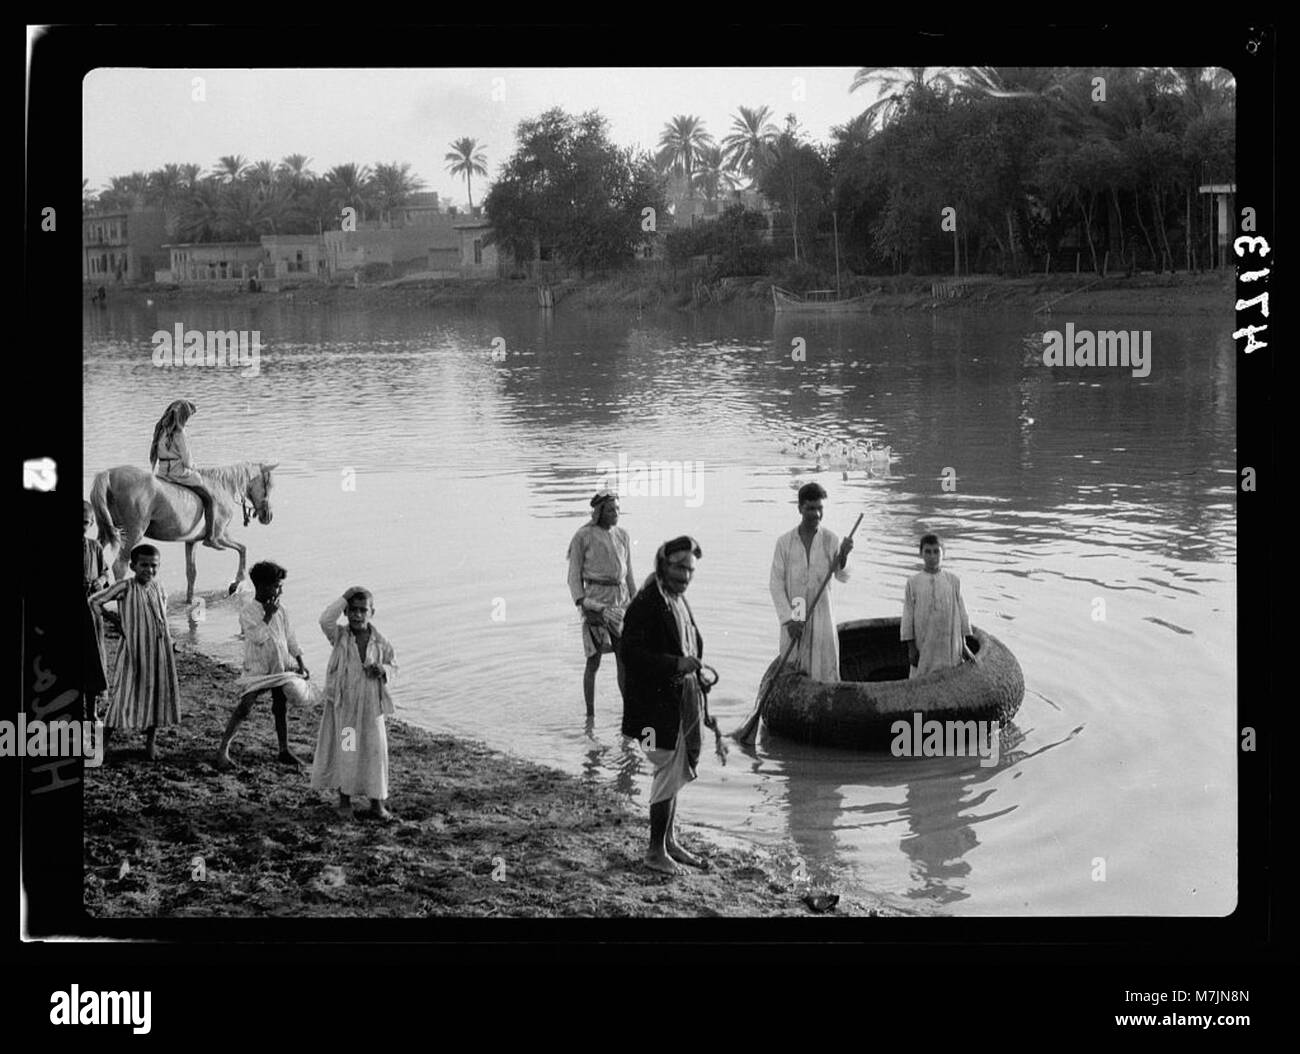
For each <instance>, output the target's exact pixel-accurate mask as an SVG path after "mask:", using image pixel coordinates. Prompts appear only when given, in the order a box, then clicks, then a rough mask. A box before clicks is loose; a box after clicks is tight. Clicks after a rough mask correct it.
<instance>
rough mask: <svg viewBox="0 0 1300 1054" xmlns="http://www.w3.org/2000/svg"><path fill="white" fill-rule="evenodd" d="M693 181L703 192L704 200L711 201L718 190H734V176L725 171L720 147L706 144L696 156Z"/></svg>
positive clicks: (725, 167) (725, 164) (715, 196)
mask: <svg viewBox="0 0 1300 1054" xmlns="http://www.w3.org/2000/svg"><path fill="white" fill-rule="evenodd" d="M695 164H696V169H695V176H694V179H693V182H694V184H695V186H697V187H699V188H700V190H701V191H703V192H704V200H705V201H713V200H715V199H716V198H717V196H718V191H720V190H724V189H725V190H735V189H736V183H737V180H736V177H735V176H733V175H732V174H731V173H730V172H728V171H727V163H726V161H725V160H724V159H723V154H722V148H721V147H718V146H706V147H705V148H704V149H703V150H701V151H700V153H699V156H698V157H697V158H696V162H695Z"/></svg>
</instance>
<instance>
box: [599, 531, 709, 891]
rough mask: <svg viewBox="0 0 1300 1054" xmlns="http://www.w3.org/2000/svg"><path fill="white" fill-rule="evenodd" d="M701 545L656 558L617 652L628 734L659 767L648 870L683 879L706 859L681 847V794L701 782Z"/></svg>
mask: <svg viewBox="0 0 1300 1054" xmlns="http://www.w3.org/2000/svg"><path fill="white" fill-rule="evenodd" d="M701 555H702V553H701V552H700V546H699V543H698V542H696V541H695V539H694V538H690V537H688V536H686V535H683V536H682V537H680V538H674V539H673V540H672V541H670V542H665V543H664V544H663V545H661V546H660V547H659V552H658V553H656V554H655V573H654V575H653V576H651V577H650V578H649V579H648V580H647V581H646V582H645V584H644V585H642V587H641V591H640V592H639V593H638V594H637V595H636V598H635V599H634V600H633V601H632V603H631V604H630V605H629V606H628V609H627V613H626V614H625V615H624V617H623V636H622V639H621V641H620V644H619V647H620V650H621V653H622V655H623V663H624V667H625V668H626V670H627V684H626V690H625V692H624V697H623V734H624V735H625V736H631V737H632V738H633V739H638V740H640V741H641V746H642V747H643V748H644V749H645V752H646V757H648V758H649V759H650V762H651V764H652V765H654V767H655V770H654V779H653V781H652V783H651V786H650V848H649V849H648V850H647V851H646V857H645V862H646V865H647V866H648V867H650V868H652V869H654V870H655V871H663V872H665V873H666V874H670V875H676V874H681V870H682V869H681V868H680V867H678V866H677V865H678V864H679V863H681V864H689V865H690V866H691V867H704V866H706V865H705V863H704V861H703V860H701V859H700V858H699V857H698V856H695V855H694V854H693V853H689V852H687V851H686V850H685V849H684V848H682V846H681V845H680V844H678V842H677V838H676V832H675V820H676V816H677V792H678V791H679V790H681V788H682V787H684V786H686V784H687V783H689V782H690V781H691V780H693V779H695V766H696V765H697V764H698V762H699V760H700V723H701V719H702V709H703V706H702V702H701V693H700V684H699V679H698V677H697V676H696V674H697V673H698V672H699V670H700V659H701V657H702V656H703V655H704V642H703V640H702V639H701V637H700V631H699V629H698V628H697V627H696V625H695V617H694V616H693V615H692V614H691V609H690V607H689V605H687V603H686V589H687V587H688V586H689V585H690V584H691V579H692V577H693V576H694V574H695V561H696V560H697V559H699V558H700V556H701Z"/></svg>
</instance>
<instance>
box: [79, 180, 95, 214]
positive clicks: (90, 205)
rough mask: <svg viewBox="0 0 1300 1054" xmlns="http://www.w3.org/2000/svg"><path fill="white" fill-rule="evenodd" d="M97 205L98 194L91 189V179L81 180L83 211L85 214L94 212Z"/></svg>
mask: <svg viewBox="0 0 1300 1054" xmlns="http://www.w3.org/2000/svg"><path fill="white" fill-rule="evenodd" d="M95 206H96V194H95V192H94V191H93V190H91V189H90V180H88V179H83V180H82V181H81V212H82V215H85V214H86V213H88V212H94V211H95Z"/></svg>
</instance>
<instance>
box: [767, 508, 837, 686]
mask: <svg viewBox="0 0 1300 1054" xmlns="http://www.w3.org/2000/svg"><path fill="white" fill-rule="evenodd" d="M825 498H826V491H825V490H824V489H823V488H822V486H821V484H820V483H805V484H804V485H803V486H802V487H800V488H799V515H800V517H801V520H800V523H799V526H798V527H796V528H795V529H794V530H792V531H790V532H789V533H788V534H783V535H781V537H780V538H778V539H777V543H776V552H775V553H774V554H773V556H772V573H771V576H770V580H769V582H768V586H769V588H770V589H771V592H772V603H773V604H774V605H775V607H776V617H777V618H778V619H779V620H780V622H781V639H780V643H779V644H778V645H777V654H778V655H783V654H785V649H786V647H787V646H788V645H789V643H790V641H791V639H794V640H797V641H798V642H799V644H798V646H796V648H795V650H794V653H793V654H794V662H795V664H796V665H797V666H798V668H799V669H801V670H804V671H806V672H807V673H808V675H809V676H810V677H811V678H812V679H813V680H814V681H838V680H839V679H840V637H839V632H838V630H837V629H836V625H835V612H834V609H833V608H832V607H831V590H830V586H829V584H828V585H827V587H826V589H825V590H823V591H822V595H821V599H820V600H818V601H817V607H816V608H815V609H813V610H811V611H810V610H809V605H811V604H812V602H813V599H814V598H815V597H816V596H817V590H819V589H821V585H822V583H823V582H825V581H826V578H827V576H828V575H829V574H830V573H831V569H832V568H834V569H835V578H836V579H837V580H839V581H840V582H847V581H848V580H849V572H848V567H847V566H846V565H847V563H848V559H849V553H851V552H852V551H853V539H852V538H845V539H844V543H843V544H842V545H841V544H840V540H839V539H838V538H837V537H835V535H834V534H832V533H831V532H830V531H828V530H826V528H824V527H822V525H821V522H822V502H823V501H824V500H825Z"/></svg>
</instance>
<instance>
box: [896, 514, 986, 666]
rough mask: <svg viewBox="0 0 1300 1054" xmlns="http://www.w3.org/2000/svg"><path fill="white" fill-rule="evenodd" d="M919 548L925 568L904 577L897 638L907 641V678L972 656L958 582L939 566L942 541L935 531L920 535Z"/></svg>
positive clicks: (941, 559) (964, 607) (968, 628)
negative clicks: (904, 583) (967, 641)
mask: <svg viewBox="0 0 1300 1054" xmlns="http://www.w3.org/2000/svg"><path fill="white" fill-rule="evenodd" d="M920 549H921V560H922V562H923V563H924V564H925V570H924V571H920V572H918V573H917V574H914V575H913V576H912V577H911V578H909V579H908V580H907V588H906V589H905V590H904V592H903V622H902V626H901V627H900V629H899V637H900V639H901V640H903V641H904V642H905V643H906V644H907V657H908V662H909V663H910V664H911V670H910V672H909V673H908V677H909V678H911V677H922V676H924V675H925V674H927V673H931V672H933V671H934V670H945V669H947V668H948V667H949V666H956V665H958V664H959V663H960V662H961V661H962V660H963V659H970V660H974V658H975V656H974V655H973V654H972V652H971V650H970V649H969V648H968V647H967V646H966V638H967V637H968V636H969V635H970V619H968V618H967V617H966V604H965V603H964V602H963V601H962V598H961V582H960V580H959V579H958V578H957V576H956V575H954V574H953V573H952V572H951V571H942V570H940V568H939V565H940V564H941V563H942V562H943V543H942V542H941V541H939V536H938V535H937V534H927V535H923V536H922V538H921V546H920Z"/></svg>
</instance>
